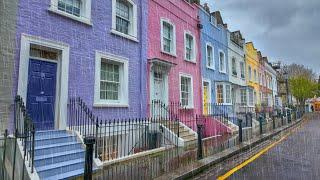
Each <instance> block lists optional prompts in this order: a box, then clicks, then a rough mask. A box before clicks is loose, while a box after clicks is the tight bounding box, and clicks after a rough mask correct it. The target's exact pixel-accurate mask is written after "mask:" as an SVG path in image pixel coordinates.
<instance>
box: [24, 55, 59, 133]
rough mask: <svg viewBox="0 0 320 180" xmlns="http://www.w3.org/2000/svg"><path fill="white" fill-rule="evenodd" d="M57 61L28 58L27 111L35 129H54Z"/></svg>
mask: <svg viewBox="0 0 320 180" xmlns="http://www.w3.org/2000/svg"><path fill="white" fill-rule="evenodd" d="M56 75H57V63H52V62H47V61H39V60H35V59H30V61H29V72H28V90H27V112H28V114H29V115H30V117H31V119H32V121H33V122H34V124H35V128H36V130H48V129H54V117H55V98H56Z"/></svg>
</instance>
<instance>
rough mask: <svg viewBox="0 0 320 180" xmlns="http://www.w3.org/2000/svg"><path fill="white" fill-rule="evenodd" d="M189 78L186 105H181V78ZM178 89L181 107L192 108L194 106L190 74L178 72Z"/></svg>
mask: <svg viewBox="0 0 320 180" xmlns="http://www.w3.org/2000/svg"><path fill="white" fill-rule="evenodd" d="M182 78H189V79H190V86H191V87H190V92H188V93H189V94H188V95H189V96H188V105H182V91H181V79H182ZM179 91H180V98H179V99H180V102H181V105H182V107H183V108H187V109H193V108H194V96H193V77H192V75H190V74H185V73H179Z"/></svg>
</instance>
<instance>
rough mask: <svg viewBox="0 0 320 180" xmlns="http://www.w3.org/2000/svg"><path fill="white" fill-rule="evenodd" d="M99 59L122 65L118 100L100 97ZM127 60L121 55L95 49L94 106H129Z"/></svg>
mask: <svg viewBox="0 0 320 180" xmlns="http://www.w3.org/2000/svg"><path fill="white" fill-rule="evenodd" d="M101 59H106V60H110V61H114V62H119V63H121V64H122V66H123V75H122V79H121V81H122V82H121V85H122V86H121V87H120V99H119V100H118V101H109V100H101V99H100V70H101ZM128 79H129V60H128V59H127V58H125V57H122V56H117V55H114V54H110V53H106V52H101V51H96V58H95V83H94V104H93V106H94V107H124V108H127V107H129V97H128V96H129V94H128V91H129V85H128V84H129V81H128Z"/></svg>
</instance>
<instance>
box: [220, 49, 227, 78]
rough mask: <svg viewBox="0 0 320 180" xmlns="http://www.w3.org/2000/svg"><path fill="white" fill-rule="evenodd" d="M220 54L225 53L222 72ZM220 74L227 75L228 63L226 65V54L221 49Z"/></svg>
mask: <svg viewBox="0 0 320 180" xmlns="http://www.w3.org/2000/svg"><path fill="white" fill-rule="evenodd" d="M220 53H223V70H221V58H220ZM218 55H219V72H220V73H224V74H226V73H227V67H226V65H227V63H226V54H225V53H224V51H222V50H221V49H220V50H219V54H218Z"/></svg>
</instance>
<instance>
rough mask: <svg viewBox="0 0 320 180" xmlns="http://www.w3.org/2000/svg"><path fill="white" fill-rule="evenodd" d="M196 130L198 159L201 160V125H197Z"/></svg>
mask: <svg viewBox="0 0 320 180" xmlns="http://www.w3.org/2000/svg"><path fill="white" fill-rule="evenodd" d="M197 128H198V159H202V158H203V154H202V125H197Z"/></svg>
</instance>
